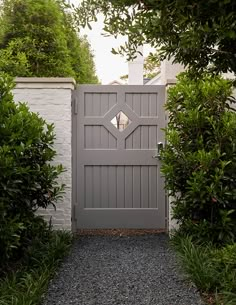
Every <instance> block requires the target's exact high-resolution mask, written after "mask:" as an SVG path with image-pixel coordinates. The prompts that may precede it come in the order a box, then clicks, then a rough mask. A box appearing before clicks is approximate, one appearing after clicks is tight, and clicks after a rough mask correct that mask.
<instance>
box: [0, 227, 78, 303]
mask: <svg viewBox="0 0 236 305" xmlns="http://www.w3.org/2000/svg"><path fill="white" fill-rule="evenodd" d="M71 241H72V236H71V234H70V233H68V232H61V231H60V232H51V234H50V237H49V238H48V240H47V242H46V243H45V242H42V241H38V242H37V243H35V244H34V246H33V247H32V248H31V249H30V255H31V256H30V257H28V258H27V259H26V264H22V266H21V268H19V270H18V271H16V272H14V273H11V274H8V275H7V276H6V277H5V278H4V279H2V280H1V281H0V305H38V304H39V303H40V300H41V298H42V295H43V293H44V292H45V290H46V288H47V286H48V283H49V280H50V279H51V278H52V276H53V275H54V273H55V270H56V269H57V267H58V265H59V263H60V262H61V260H62V259H63V258H64V256H65V255H66V253H67V251H68V250H69V248H70V245H71Z"/></svg>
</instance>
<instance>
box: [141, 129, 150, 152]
mask: <svg viewBox="0 0 236 305" xmlns="http://www.w3.org/2000/svg"><path fill="white" fill-rule="evenodd" d="M140 129H141V149H148V147H149V135H148V126H140Z"/></svg>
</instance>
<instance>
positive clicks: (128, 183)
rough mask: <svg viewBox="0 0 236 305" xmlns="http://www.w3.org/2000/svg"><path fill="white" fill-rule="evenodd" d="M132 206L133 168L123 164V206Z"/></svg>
mask: <svg viewBox="0 0 236 305" xmlns="http://www.w3.org/2000/svg"><path fill="white" fill-rule="evenodd" d="M132 207H133V169H132V166H125V208H132Z"/></svg>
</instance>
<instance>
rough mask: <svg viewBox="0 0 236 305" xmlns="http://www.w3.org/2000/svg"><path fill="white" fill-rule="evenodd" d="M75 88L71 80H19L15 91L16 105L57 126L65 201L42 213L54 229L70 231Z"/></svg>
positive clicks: (57, 161)
mask: <svg viewBox="0 0 236 305" xmlns="http://www.w3.org/2000/svg"><path fill="white" fill-rule="evenodd" d="M74 85H75V83H74V80H73V79H70V78H17V79H16V88H15V89H14V91H13V93H14V99H15V101H16V102H19V101H22V102H27V103H28V105H29V107H30V109H31V110H32V111H34V112H37V113H39V114H40V116H42V117H43V118H44V119H45V120H46V121H47V122H48V123H54V124H55V132H56V140H55V149H56V151H57V156H56V158H55V161H54V163H55V164H62V165H63V166H64V167H65V168H66V172H65V173H63V174H61V176H60V182H62V183H64V184H65V185H66V189H65V194H64V196H63V200H62V201H60V202H58V203H57V204H56V206H57V209H56V211H54V209H53V207H48V209H47V210H40V214H41V215H43V216H45V218H46V219H47V220H49V219H50V218H52V223H53V227H54V229H66V230H71V206H72V150H71V144H72V143H71V141H72V130H71V126H72V122H71V119H72V118H71V95H72V91H73V89H74Z"/></svg>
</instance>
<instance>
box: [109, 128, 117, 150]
mask: <svg viewBox="0 0 236 305" xmlns="http://www.w3.org/2000/svg"><path fill="white" fill-rule="evenodd" d="M108 145H109V148H110V149H116V147H117V140H116V138H115V137H114V136H113V135H112V134H111V133H110V132H109V136H108Z"/></svg>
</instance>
